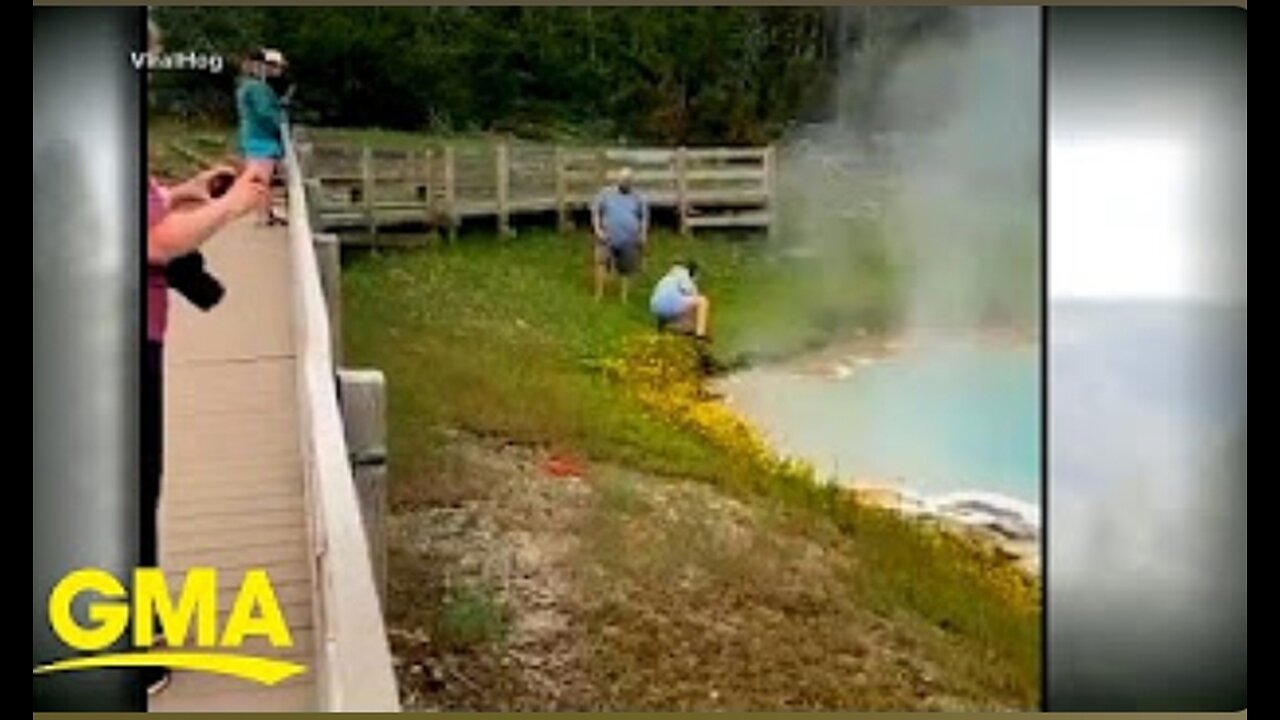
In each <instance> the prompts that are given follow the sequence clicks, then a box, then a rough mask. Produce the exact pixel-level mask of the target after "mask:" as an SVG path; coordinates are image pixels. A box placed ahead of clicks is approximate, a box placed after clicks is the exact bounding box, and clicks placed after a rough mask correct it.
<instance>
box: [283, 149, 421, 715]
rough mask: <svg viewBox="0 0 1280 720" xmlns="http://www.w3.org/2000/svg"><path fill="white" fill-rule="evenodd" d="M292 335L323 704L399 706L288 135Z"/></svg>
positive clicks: (360, 707)
mask: <svg viewBox="0 0 1280 720" xmlns="http://www.w3.org/2000/svg"><path fill="white" fill-rule="evenodd" d="M285 166H286V174H287V177H288V189H289V245H290V260H291V265H292V281H293V331H294V336H295V337H294V340H295V351H296V364H297V370H296V372H297V397H298V411H299V412H298V418H299V423H300V437H301V448H300V449H301V453H302V460H303V474H304V481H305V482H304V487H305V489H306V490H305V491H306V494H307V497H306V500H307V507H308V512H309V524H310V527H309V529H310V534H311V547H312V552H313V558H314V562H313V566H312V576H313V579H314V588H313V593H312V595H313V598H314V603H315V608H314V609H315V617H316V619H317V629H318V631H319V632H318V637H317V639H316V658H315V672H316V678H317V687H318V690H319V697H318V698H317V701H318V702H317V704H318V705H319V707H320V708H321V709H323V710H335V711H353V710H360V711H393V710H398V709H399V701H398V696H397V692H396V683H395V675H394V671H393V669H392V663H391V652H390V649H389V647H388V645H387V635H386V629H385V627H384V623H383V616H382V608H381V605H380V603H379V599H378V590H377V587H376V583H375V578H374V570H373V565H372V563H371V562H370V555H369V545H368V542H367V540H366V536H365V530H364V526H363V522H362V518H361V514H360V513H361V511H360V503H359V500H358V498H357V494H356V488H355V486H354V483H353V480H352V471H351V466H350V464H349V459H348V452H347V444H346V441H345V438H344V432H343V424H342V417H341V415H340V411H339V407H338V395H337V389H336V385H335V367H334V362H333V357H332V346H331V335H330V326H329V318H328V316H327V313H326V311H325V299H324V294H323V291H322V288H321V284H320V277H319V272H318V271H317V265H316V253H315V248H314V247H313V245H312V243H313V237H312V233H311V218H310V217H309V209H308V207H307V198H306V194H305V192H304V189H303V184H302V175H301V173H300V171H299V167H298V160H297V155H296V153H295V150H294V146H293V143H292V142H290V141H288V140H286V155H285Z"/></svg>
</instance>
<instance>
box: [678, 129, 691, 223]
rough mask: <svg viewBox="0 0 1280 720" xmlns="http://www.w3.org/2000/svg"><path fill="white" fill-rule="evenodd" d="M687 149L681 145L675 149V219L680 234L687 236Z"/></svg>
mask: <svg viewBox="0 0 1280 720" xmlns="http://www.w3.org/2000/svg"><path fill="white" fill-rule="evenodd" d="M688 173H689V149H688V148H686V147H685V146H683V145H681V146H680V147H679V148H677V149H676V217H677V218H679V220H680V234H681V235H689V234H690V233H689V174H688Z"/></svg>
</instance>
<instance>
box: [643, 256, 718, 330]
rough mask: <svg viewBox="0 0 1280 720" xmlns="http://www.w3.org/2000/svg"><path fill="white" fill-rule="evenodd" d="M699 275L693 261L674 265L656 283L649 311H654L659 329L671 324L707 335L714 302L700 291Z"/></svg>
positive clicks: (677, 328) (676, 328)
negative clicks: (697, 281)
mask: <svg viewBox="0 0 1280 720" xmlns="http://www.w3.org/2000/svg"><path fill="white" fill-rule="evenodd" d="M697 276H698V264H697V263H695V262H693V261H692V260H690V261H686V262H683V263H679V264H677V265H673V266H672V267H671V269H670V270H669V271H667V274H666V275H663V276H662V279H661V280H659V281H658V284H657V285H654V286H653V295H651V296H649V312H651V313H653V317H654V319H656V320H657V321H658V327H659V328H667V327H670V328H673V329H675V330H679V331H681V332H692V333H693V335H694V337H697V338H703V339H705V338H706V337H707V324H708V322H709V321H710V319H711V318H710V316H711V301H710V300H708V299H707V296H706V295H703V294H702V293H700V292H698V286H697V285H696V284H694V279H695V278H697Z"/></svg>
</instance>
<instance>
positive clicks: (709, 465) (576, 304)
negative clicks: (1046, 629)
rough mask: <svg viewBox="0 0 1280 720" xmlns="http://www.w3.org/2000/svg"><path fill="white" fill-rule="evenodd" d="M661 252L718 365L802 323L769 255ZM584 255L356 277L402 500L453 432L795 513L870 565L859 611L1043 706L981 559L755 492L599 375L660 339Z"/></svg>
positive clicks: (510, 257) (353, 358)
mask: <svg viewBox="0 0 1280 720" xmlns="http://www.w3.org/2000/svg"><path fill="white" fill-rule="evenodd" d="M654 244H655V248H654V251H653V253H652V256H651V258H650V260H649V264H648V269H647V271H646V273H645V274H644V275H643V276H642V278H641V280H640V282H639V283H638V286H639V288H647V287H648V286H650V285H651V283H652V282H653V280H654V279H656V276H657V273H658V272H659V271H660V269H662V268H665V267H666V266H667V265H668V264H669V263H670V262H671V261H672V260H674V259H676V258H683V257H695V258H697V259H698V260H699V261H700V263H701V264H702V265H704V266H705V267H706V268H707V269H708V270H707V274H706V277H705V278H704V281H703V286H704V289H705V290H706V291H707V292H708V293H710V294H711V295H712V297H713V298H714V300H715V303H716V317H715V320H714V324H715V331H716V333H717V336H718V339H717V345H719V346H720V351H721V352H725V353H727V354H733V353H735V352H738V351H740V350H742V349H744V348H748V347H750V348H757V346H758V343H757V338H758V337H759V336H758V335H757V334H756V333H755V332H754V330H755V329H756V328H758V327H759V326H760V325H761V324H762V323H763V324H768V323H775V324H779V325H780V326H783V324H784V323H783V318H784V317H787V316H790V315H791V313H790V311H792V310H795V309H796V308H794V307H792V308H779V307H777V305H776V304H774V303H771V302H770V300H769V299H770V298H771V297H776V296H775V295H774V293H778V292H781V291H782V289H784V288H786V289H790V288H791V287H792V286H793V285H794V284H795V283H796V282H797V277H798V275H797V273H796V272H794V271H795V270H796V268H793V267H790V266H787V265H785V264H781V263H782V262H783V261H780V260H778V259H775V258H772V257H771V256H770V254H769V252H768V251H767V248H766V246H764V245H763V244H762V243H759V242H751V241H742V240H737V241H730V240H726V239H698V240H687V239H683V238H679V237H676V236H671V235H658V236H657V237H656V238H655V243H654ZM588 248H589V245H588V239H587V237H586V236H585V235H584V234H579V235H574V236H568V237H566V236H560V235H556V234H552V233H526V234H524V235H522V236H520V237H519V238H516V239H511V240H497V239H493V238H487V237H465V238H464V239H463V240H462V241H460V242H459V243H457V244H455V245H452V246H448V245H438V246H435V247H432V248H430V249H428V250H425V251H416V252H383V253H381V254H369V255H364V256H361V257H358V258H353V259H352V260H351V261H350V262H349V263H348V266H347V267H346V269H345V271H344V293H345V300H344V302H345V312H346V317H345V318H344V323H343V326H344V329H345V332H346V337H345V342H346V347H347V348H348V350H349V352H350V355H349V358H348V360H349V362H350V363H353V364H359V365H370V366H374V367H379V368H381V369H382V370H384V371H385V372H386V373H387V377H388V382H389V385H390V387H391V388H392V392H391V395H390V413H391V417H390V423H391V437H390V443H391V455H392V457H393V458H395V463H394V468H393V474H394V476H395V477H394V478H393V483H392V487H393V488H395V490H394V491H393V495H394V496H393V503H395V505H396V506H397V507H400V508H404V509H411V508H413V507H414V506H415V505H416V500H417V496H418V494H419V492H420V487H419V485H420V484H421V483H422V482H425V480H423V478H426V477H429V476H435V475H436V473H434V472H433V470H435V469H436V468H437V466H438V463H439V462H440V459H441V457H442V454H443V453H445V452H447V441H446V440H445V438H444V436H443V435H442V434H440V433H439V430H440V429H441V428H449V427H456V428H463V429H466V430H470V431H472V432H476V433H480V434H482V435H496V436H500V437H502V438H506V439H511V440H514V441H519V442H530V443H536V444H540V445H545V446H550V447H552V448H559V449H563V450H566V451H569V452H573V453H577V454H582V455H586V456H588V457H589V458H591V459H592V460H595V461H607V462H609V463H613V464H616V465H621V466H625V467H628V468H632V469H635V470H642V471H645V472H648V473H653V474H658V475H662V476H667V477H679V478H693V479H698V480H702V481H705V482H708V483H710V484H712V485H713V486H716V487H719V488H721V489H723V490H728V491H730V492H732V493H734V494H736V495H737V496H738V497H740V498H746V499H747V500H748V501H749V502H754V503H756V504H760V503H764V506H767V507H772V508H775V509H778V508H781V509H782V511H783V512H784V514H785V515H787V516H788V517H789V518H790V520H788V523H789V527H791V528H792V529H793V530H795V531H797V532H802V533H808V532H825V530H822V528H830V527H833V526H839V527H843V528H844V530H845V532H844V534H845V535H846V537H849V538H852V544H851V545H850V546H849V548H848V550H849V552H852V553H855V555H856V558H855V559H856V562H855V566H856V568H857V571H856V572H854V573H853V578H854V579H853V580H851V582H850V593H851V596H852V597H856V598H860V602H863V603H865V605H866V606H867V607H869V608H873V609H875V610H876V611H877V612H880V613H882V614H884V615H886V616H888V617H892V618H895V621H897V622H901V623H903V624H904V627H909V626H915V625H921V624H923V625H926V626H931V627H934V628H943V629H946V630H950V631H953V632H950V633H949V634H948V637H947V641H946V642H945V643H944V644H943V645H940V646H938V647H939V648H941V649H938V650H937V651H938V652H940V653H942V657H944V658H945V659H944V660H943V661H942V662H941V664H942V665H943V666H944V670H943V672H944V673H957V674H958V675H960V676H963V677H965V678H967V679H969V680H971V681H972V682H973V683H975V684H976V686H979V687H982V688H984V692H986V693H989V697H990V699H991V701H992V703H994V704H999V705H1006V704H1012V705H1025V704H1029V703H1032V702H1034V698H1035V697H1036V693H1037V685H1038V647H1039V645H1038V643H1039V637H1038V614H1037V612H1035V611H1034V610H1033V609H1029V608H1028V607H1027V606H1026V604H1025V603H1022V602H1017V601H1012V600H1010V599H1009V595H1008V594H1006V593H1003V592H1002V591H1001V589H1000V588H998V587H992V586H983V585H982V584H981V583H975V582H974V578H975V577H981V576H982V575H983V574H984V573H985V572H986V568H984V566H983V565H982V563H983V561H982V560H975V558H974V557H973V553H972V552H971V551H969V550H967V549H966V548H963V547H960V546H957V545H955V544H954V543H950V542H947V541H945V540H943V539H940V538H939V537H938V536H937V535H936V534H934V533H930V532H921V531H920V529H919V528H917V527H915V526H913V525H911V524H908V523H904V522H901V521H899V520H897V519H894V518H888V517H884V516H881V515H878V514H874V513H871V514H867V513H863V514H861V515H858V516H857V517H856V518H855V517H853V516H852V515H851V514H850V513H848V512H845V511H832V504H831V501H830V498H829V496H828V495H827V494H825V493H823V492H822V491H820V490H816V489H813V488H809V487H795V486H792V487H773V486H770V485H769V484H768V483H764V484H762V483H760V482H758V479H752V478H746V479H744V478H743V477H741V476H740V474H741V473H742V472H743V469H742V467H741V465H740V464H739V463H737V462H736V461H735V459H734V458H732V457H728V456H727V455H726V453H725V452H724V451H723V450H721V449H720V448H718V447H716V446H714V445H712V444H710V443H708V442H706V441H704V440H702V439H701V438H699V437H697V436H694V435H691V434H689V433H688V432H686V431H684V430H681V429H680V428H678V427H675V426H673V425H672V424H671V423H669V422H666V421H664V419H663V418H660V417H655V416H654V415H653V414H652V413H651V411H649V410H648V409H646V408H645V407H644V406H642V405H641V404H639V403H638V402H637V401H636V400H635V399H634V398H632V397H631V396H630V395H628V394H627V393H625V392H624V391H623V390H622V389H621V388H619V387H618V386H617V385H616V384H615V383H614V382H611V381H610V380H608V379H607V378H606V377H605V375H604V374H603V373H602V372H601V371H600V369H599V365H600V362H601V361H603V360H605V359H607V358H610V357H612V356H614V355H615V354H616V353H618V352H619V351H620V349H621V346H622V344H623V343H624V341H625V339H626V338H627V337H629V336H633V335H635V334H637V333H641V332H644V331H646V330H647V329H648V328H649V326H650V325H649V320H648V317H647V315H646V312H645V301H646V296H647V292H645V291H644V290H643V289H638V290H637V291H635V292H633V294H632V298H631V302H630V303H628V304H627V305H625V306H624V305H622V304H621V303H620V302H619V301H618V299H617V297H616V295H612V294H611V295H609V296H608V297H607V298H606V300H605V301H604V302H603V303H600V304H597V303H595V302H593V301H592V300H591V298H590V293H589V265H588V263H587V258H588ZM800 297H801V298H803V297H805V295H804V294H803V293H801V294H800ZM801 302H803V300H802V301H801ZM781 310H787V311H788V312H785V313H784V312H781ZM801 315H805V313H801ZM794 330H795V332H792V333H789V334H786V333H784V339H783V340H782V341H781V342H782V343H783V344H784V345H787V344H794V343H797V342H802V341H803V339H804V338H806V337H817V336H818V335H819V334H820V333H821V332H822V328H808V327H803V328H798V329H794ZM437 481H438V480H437ZM752 498H755V500H752ZM1014 595H1017V593H1014Z"/></svg>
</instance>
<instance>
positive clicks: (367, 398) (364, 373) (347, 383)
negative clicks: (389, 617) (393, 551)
mask: <svg viewBox="0 0 1280 720" xmlns="http://www.w3.org/2000/svg"><path fill="white" fill-rule="evenodd" d="M338 396H339V400H340V403H341V407H342V420H343V423H342V424H343V430H344V434H345V435H346V440H347V452H348V453H349V454H350V457H349V460H350V462H351V479H352V481H353V482H354V483H355V486H356V498H357V499H358V500H359V503H360V518H361V520H362V521H363V524H364V534H365V539H366V541H367V542H368V545H369V563H370V565H372V566H373V578H374V584H375V586H376V587H377V589H378V599H379V600H381V601H382V603H383V605H385V604H386V594H387V591H386V586H387V543H386V536H385V532H386V525H385V523H386V515H387V415H386V413H387V410H386V408H387V400H386V379H385V378H384V377H383V375H382V372H381V371H379V370H351V369H346V368H343V369H340V370H338Z"/></svg>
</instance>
